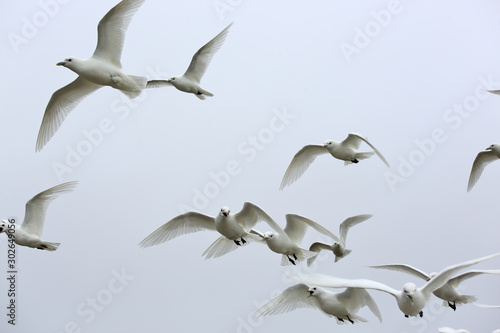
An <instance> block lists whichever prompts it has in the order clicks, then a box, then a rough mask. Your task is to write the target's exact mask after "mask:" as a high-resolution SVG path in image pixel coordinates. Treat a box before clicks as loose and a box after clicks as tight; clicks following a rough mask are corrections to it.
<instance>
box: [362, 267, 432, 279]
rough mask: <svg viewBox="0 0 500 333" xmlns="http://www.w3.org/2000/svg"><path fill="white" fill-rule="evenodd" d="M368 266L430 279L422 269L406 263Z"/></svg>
mask: <svg viewBox="0 0 500 333" xmlns="http://www.w3.org/2000/svg"><path fill="white" fill-rule="evenodd" d="M369 267H371V268H377V269H378V268H381V269H389V270H393V271H398V272H403V273H407V274H410V275H413V276H416V277H418V278H421V279H423V280H425V281H429V280H430V277H429V274H427V273H426V272H424V271H421V270H420V269H418V268H415V267H413V266H410V265H406V264H390V265H375V266H369Z"/></svg>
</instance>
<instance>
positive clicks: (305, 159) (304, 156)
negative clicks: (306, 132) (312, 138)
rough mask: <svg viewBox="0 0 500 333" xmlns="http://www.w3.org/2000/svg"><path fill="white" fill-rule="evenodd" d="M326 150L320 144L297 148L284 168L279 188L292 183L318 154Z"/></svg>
mask: <svg viewBox="0 0 500 333" xmlns="http://www.w3.org/2000/svg"><path fill="white" fill-rule="evenodd" d="M327 153H328V150H327V149H326V148H325V147H324V146H321V145H307V146H305V147H303V148H302V149H301V150H299V151H298V152H297V153H296V154H295V156H294V157H293V159H292V162H290V165H289V166H288V168H287V169H286V172H285V175H284V176H283V180H282V181H281V185H280V190H282V189H284V188H285V187H287V186H289V185H291V184H292V183H294V182H295V181H296V180H297V179H299V178H300V177H301V176H302V175H303V174H304V172H306V170H307V168H309V166H310V165H311V163H312V162H314V160H315V159H316V157H317V156H318V155H322V154H327Z"/></svg>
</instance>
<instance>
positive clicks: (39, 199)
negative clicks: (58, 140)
mask: <svg viewBox="0 0 500 333" xmlns="http://www.w3.org/2000/svg"><path fill="white" fill-rule="evenodd" d="M77 184H78V182H76V181H72V182H67V183H63V184H60V185H57V186H54V187H51V188H49V189H48V190H45V191H43V192H40V193H38V194H37V195H35V196H34V197H33V198H31V199H30V200H29V201H28V202H27V203H26V211H25V214H24V220H23V223H22V224H21V225H18V224H11V223H9V221H7V220H2V221H1V222H0V233H2V232H5V233H6V234H7V235H11V234H12V235H13V241H14V242H15V243H16V244H17V245H22V246H28V247H32V248H36V249H39V250H47V251H55V250H57V248H58V247H59V245H60V243H52V242H45V241H43V240H42V231H43V224H44V222H45V214H46V212H47V208H48V207H49V204H50V203H51V202H52V201H53V200H54V199H55V198H57V197H58V196H59V195H60V194H62V193H66V192H70V191H72V190H73V189H74V188H75V187H76V185H77ZM12 225H13V227H11V226H12ZM9 237H10V236H9Z"/></svg>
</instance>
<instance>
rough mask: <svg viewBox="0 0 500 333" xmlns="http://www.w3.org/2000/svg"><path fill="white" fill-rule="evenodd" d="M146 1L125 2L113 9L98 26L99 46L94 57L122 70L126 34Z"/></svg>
mask: <svg viewBox="0 0 500 333" xmlns="http://www.w3.org/2000/svg"><path fill="white" fill-rule="evenodd" d="M144 1H145V0H123V1H121V2H120V3H118V4H117V5H116V6H114V7H113V8H111V9H110V10H109V12H108V13H107V14H106V15H104V17H103V18H102V19H101V21H100V22H99V25H98V26H97V46H96V48H95V51H94V55H93V57H96V58H99V59H101V60H105V61H108V62H110V63H111V64H113V65H114V66H116V67H118V68H122V65H121V62H120V59H121V55H122V49H123V42H124V40H125V32H126V31H127V28H128V26H129V24H130V21H131V20H132V17H133V16H134V14H135V13H136V12H137V10H138V9H139V7H140V6H141V5H142V4H143V3H144Z"/></svg>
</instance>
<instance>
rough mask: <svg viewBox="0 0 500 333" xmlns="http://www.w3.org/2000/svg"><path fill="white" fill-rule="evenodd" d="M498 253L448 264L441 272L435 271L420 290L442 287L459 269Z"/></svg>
mask: <svg viewBox="0 0 500 333" xmlns="http://www.w3.org/2000/svg"><path fill="white" fill-rule="evenodd" d="M499 255H500V252H498V253H495V254H491V255H489V256H485V257H481V258H477V259H472V260H469V261H465V262H463V263H460V264H456V265H452V266H448V267H446V268H445V269H443V270H442V271H441V272H439V273H437V274H436V275H435V276H434V277H433V278H432V279H431V280H430V281H428V282H427V283H426V284H425V285H424V286H423V287H421V288H420V289H421V291H422V292H423V293H429V294H430V293H432V292H433V291H434V290H436V289H438V288H440V287H442V286H443V285H444V284H445V283H446V282H447V281H448V280H449V279H450V278H451V277H452V276H453V275H455V274H456V273H458V272H459V271H460V270H462V269H464V268H467V267H470V266H472V265H475V264H477V263H480V262H482V261H485V260H488V259H491V258H494V257H497V256H499Z"/></svg>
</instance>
